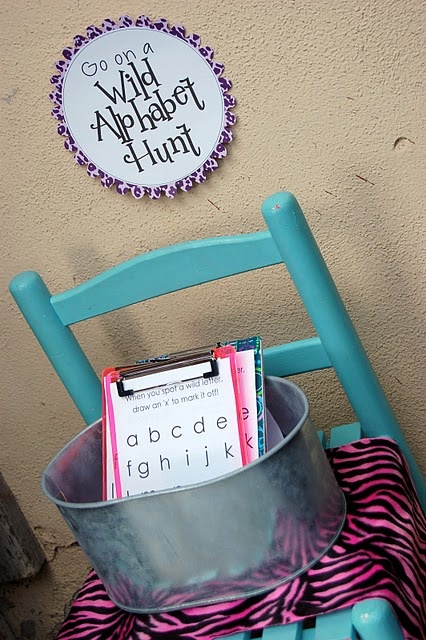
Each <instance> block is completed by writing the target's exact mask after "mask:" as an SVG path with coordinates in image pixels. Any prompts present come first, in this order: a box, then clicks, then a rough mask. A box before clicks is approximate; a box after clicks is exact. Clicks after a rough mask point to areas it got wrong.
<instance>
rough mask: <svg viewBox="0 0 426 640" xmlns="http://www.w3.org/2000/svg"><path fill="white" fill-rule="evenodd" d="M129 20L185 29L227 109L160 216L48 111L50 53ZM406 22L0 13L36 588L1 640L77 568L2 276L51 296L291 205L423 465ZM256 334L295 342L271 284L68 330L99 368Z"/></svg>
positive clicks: (155, 8) (419, 109) (327, 381)
mask: <svg viewBox="0 0 426 640" xmlns="http://www.w3.org/2000/svg"><path fill="white" fill-rule="evenodd" d="M142 12H144V13H146V14H147V15H149V16H150V17H151V18H155V17H161V16H164V17H166V18H168V19H169V21H170V22H171V23H177V22H179V23H182V24H184V25H185V26H186V27H187V30H188V31H189V32H196V33H198V34H200V35H201V37H202V41H203V44H208V45H210V46H211V47H213V49H214V50H215V54H216V59H217V60H219V61H222V62H224V63H225V65H226V75H228V76H229V77H230V78H231V79H232V81H233V85H234V86H233V94H234V95H235V96H236V98H237V100H238V106H237V108H236V109H235V113H236V114H237V116H238V124H237V125H236V126H235V128H234V132H235V141H234V142H233V143H232V145H231V146H230V147H229V156H228V158H227V159H225V160H224V161H222V162H221V167H220V170H218V171H217V172H215V174H212V175H210V176H209V178H208V181H207V182H206V183H205V184H204V185H201V186H197V187H196V188H195V189H194V190H193V192H191V193H188V194H183V193H181V194H179V197H177V198H176V199H174V200H171V201H170V200H168V199H166V198H162V199H161V200H160V201H156V202H155V201H151V200H149V199H148V198H144V199H143V200H141V201H136V200H134V199H132V198H131V197H130V195H127V196H125V197H122V196H119V195H117V194H116V193H114V192H113V191H109V190H107V189H103V188H102V187H101V186H100V184H98V182H97V181H95V180H92V179H89V178H88V177H87V176H86V174H85V171H84V169H82V168H81V167H78V166H76V165H75V164H74V163H73V158H72V156H71V154H69V153H67V152H66V151H65V150H64V149H63V147H62V140H61V138H60V137H59V136H58V135H57V134H56V130H55V121H54V120H53V118H52V117H51V116H50V109H51V106H52V105H51V103H50V102H49V99H48V93H49V90H50V85H49V78H50V75H52V74H53V73H54V68H53V64H54V62H55V61H56V60H57V59H59V57H60V55H61V50H62V48H63V47H64V46H65V45H68V44H71V42H72V37H73V36H74V35H75V34H77V33H80V32H83V31H84V28H85V27H86V26H88V25H89V24H100V23H101V22H102V20H103V19H104V18H105V17H108V16H109V17H111V18H113V19H117V18H118V17H119V16H120V15H121V14H123V13H128V14H129V15H131V16H133V17H137V16H138V15H139V14H140V13H142ZM425 23H426V11H425V5H424V3H421V2H418V1H417V0H404V1H403V0H397V1H395V0H394V1H393V2H389V0H374V1H373V0H369V1H367V2H363V3H358V2H355V0H349V1H348V2H345V3H342V2H341V1H340V0H328V1H325V0H319V1H318V0H315V1H314V0H305V2H297V1H294V0H289V1H288V2H278V1H276V0H267V1H266V2H254V1H253V0H247V1H246V2H245V3H244V4H243V5H242V4H241V3H240V2H237V1H236V0H228V2H224V1H223V0H217V1H216V2H210V3H208V2H200V1H196V0H186V2H184V3H182V2H176V0H163V2H161V3H158V2H154V1H153V0H145V2H143V3H142V4H141V3H140V2H136V1H135V0H127V2H122V0H119V1H115V2H110V1H105V0H103V1H102V2H101V1H100V0H92V1H91V2H82V1H81V0H79V1H74V2H68V3H64V2H53V0H40V1H39V2H37V3H34V2H30V1H29V0H27V1H24V0H18V1H17V2H14V3H12V2H7V3H4V5H3V7H2V29H1V41H2V54H1V55H2V73H1V77H0V86H1V89H0V97H1V100H0V109H1V117H2V152H1V168H2V178H3V180H2V208H3V214H2V215H3V217H2V233H1V239H0V243H1V244H0V259H1V261H2V267H1V305H0V313H1V321H0V322H1V353H2V370H3V383H2V392H1V393H0V402H1V416H2V427H1V435H0V442H1V448H0V468H1V469H2V472H3V473H4V475H5V478H6V479H7V481H8V482H9V484H10V486H11V488H12V489H13V491H14V493H15V494H16V496H17V498H18V499H19V502H20V504H21V507H22V509H23V511H24V513H25V515H26V516H27V518H28V520H29V522H30V523H31V525H32V527H33V528H34V530H35V532H36V534H37V535H38V537H39V539H40V541H41V542H42V544H43V545H44V547H45V549H46V553H47V555H48V558H49V563H48V565H47V566H46V567H45V568H44V569H43V571H42V573H41V574H40V575H39V576H38V578H37V579H35V580H34V581H32V582H31V583H29V584H24V585H22V586H18V587H16V588H15V587H10V588H6V589H3V591H2V595H3V596H4V597H5V598H6V599H8V600H9V601H10V602H14V603H15V604H16V607H15V609H14V611H13V612H12V611H9V615H10V616H11V617H13V619H14V621H15V623H14V624H15V625H16V627H17V628H19V626H20V624H21V623H22V622H24V621H27V628H29V627H28V620H30V621H31V620H32V621H33V622H34V624H35V627H34V628H35V629H36V635H35V636H34V637H36V638H43V639H44V638H47V637H50V633H51V631H52V629H53V627H54V626H55V624H57V623H58V621H59V620H60V619H61V616H62V614H63V609H64V605H65V603H66V602H67V601H68V600H69V599H70V597H71V595H72V594H73V592H74V591H75V590H76V589H77V588H78V586H79V585H80V584H81V582H82V580H83V578H84V575H85V573H86V571H87V567H88V561H87V560H86V559H85V557H84V556H83V554H82V553H81V552H80V550H79V549H78V548H77V547H76V546H75V545H73V538H72V536H71V534H70V533H69V532H68V530H67V529H66V527H65V525H64V524H63V523H62V520H61V518H60V517H59V514H58V513H57V511H56V509H55V508H54V507H53V506H52V505H51V504H50V503H49V502H48V501H47V499H46V498H44V496H43V495H42V492H41V489H40V487H39V481H40V475H41V472H42V470H43V468H44V466H45V465H46V463H47V462H48V460H49V459H50V458H51V457H52V456H53V454H54V453H55V452H57V451H58V450H59V448H61V447H62V446H63V445H64V444H65V443H66V442H67V441H68V440H69V439H70V438H71V437H72V436H73V435H74V434H75V433H76V432H77V431H78V430H79V429H81V428H82V426H83V423H82V420H81V419H80V417H79V415H78V414H77V412H76V410H75V409H74V407H73V405H72V403H71V401H70V400H69V398H68V397H67V395H66V393H65V391H64V390H63V388H62V386H61V384H60V383H59V382H58V381H57V380H56V378H55V375H54V374H53V373H52V370H51V368H50V366H49V364H48V363H47V361H46V359H45V357H44V356H43V355H42V353H41V351H40V348H39V347H38V346H37V344H36V343H35V340H34V338H33V337H32V335H31V334H30V331H29V329H28V328H27V326H26V325H25V323H24V321H23V319H22V317H21V316H20V314H19V312H18V311H17V309H16V308H15V306H14V303H13V302H12V299H11V297H10V295H9V293H8V291H7V286H8V282H9V280H10V279H11V278H12V276H13V275H15V274H16V273H17V272H19V271H22V270H25V269H35V270H38V271H39V272H40V273H41V274H42V275H43V276H44V277H45V278H46V280H47V282H48V283H49V284H50V287H51V289H52V291H58V290H61V289H64V288H68V287H71V286H72V285H74V284H76V283H80V282H82V281H83V280H84V279H85V278H87V277H90V276H93V275H95V274H96V273H98V272H99V271H101V270H103V269H105V268H106V267H109V266H112V265H113V264H114V263H116V262H118V261H121V260H124V259H126V258H130V257H132V256H134V255H136V254H138V253H139V252H144V251H147V250H149V249H153V248H157V247H161V246H164V245H168V244H171V243H174V242H179V241H183V240H188V239H191V238H201V237H203V236H208V235H216V234H231V233H239V232H243V231H254V230H258V229H262V228H263V221H262V217H261V214H260V204H261V202H262V200H263V199H264V198H265V197H266V196H267V195H269V194H270V193H272V192H275V191H278V190H291V191H292V192H294V193H295V194H296V196H297V197H298V199H299V201H300V203H301V205H302V207H303V209H304V211H305V213H306V216H307V218H308V220H309V223H310V225H311V227H312V229H313V231H314V234H315V236H316V238H317V240H318V242H319V244H320V246H321V248H322V250H323V253H324V255H325V258H326V260H327V262H328V264H329V267H330V269H331V271H332V274H333V276H334V277H335V280H336V282H337V285H338V287H339V288H340V291H341V293H342V296H343V298H344V300H345V302H346V304H347V306H348V309H349V311H350V313H351V315H352V317H353V319H354V321H355V324H356V326H357V328H358V330H359V332H360V335H361V338H362V340H363V341H364V344H365V346H366V348H367V350H368V352H369V355H370V356H371V359H372V361H373V364H374V366H375V368H376V370H377V372H378V374H379V376H380V378H381V381H382V383H383V385H384V387H385V390H386V392H387V394H388V395H389V398H390V400H391V402H392V404H393V406H394V408H395V411H396V413H397V416H398V418H399V419H400V421H401V424H402V426H403V429H404V431H405V433H406V435H407V438H408V440H409V442H410V444H411V445H412V447H413V449H414V452H415V454H416V455H417V457H418V459H419V461H420V462H421V463H422V465H423V468H424V469H425V468H426V458H425V447H424V445H425V439H426V435H425V434H426V431H425V428H424V423H425V419H426V413H425V403H424V391H425V383H426V376H425V364H424V363H425V360H426V337H425V321H426V293H425V280H426V258H425V253H424V241H425V237H426V231H425V229H424V206H425V205H424V203H425V201H426V187H425V173H426V151H425V149H426V147H425V143H426V129H425V126H424V120H425V69H426V66H425V60H424V55H425V53H424V52H425V32H424V27H425ZM363 178H364V179H365V180H364V179H363ZM234 296H238V297H239V302H238V306H237V305H236V304H235V301H234ZM257 332H260V333H261V334H262V335H263V336H264V340H265V343H266V345H269V344H273V343H274V342H277V341H281V340H284V339H291V338H299V337H305V336H307V335H310V333H311V329H310V325H309V322H308V321H307V319H306V318H305V316H304V313H303V311H302V309H301V307H300V304H299V302H298V300H297V296H296V294H295V292H294V290H293V288H292V286H291V284H290V283H289V281H288V278H287V277H286V276H285V274H284V273H283V272H282V270H281V269H278V268H274V269H273V270H272V273H269V274H261V273H257V274H255V275H253V276H250V277H241V278H237V280H236V281H235V282H232V283H231V284H230V285H229V287H225V284H224V283H220V284H217V285H208V286H205V287H203V288H201V289H200V290H199V291H196V290H192V291H189V292H186V293H181V294H176V295H174V296H172V297H171V298H169V299H167V300H164V301H163V300H161V301H152V302H150V303H148V304H147V305H146V306H145V307H144V308H143V309H137V310H136V309H131V310H126V311H123V312H120V313H117V314H114V315H113V317H112V318H111V317H109V318H107V319H98V320H94V321H91V322H89V323H88V325H87V326H86V327H85V328H81V329H80V328H79V329H78V334H79V335H80V336H81V337H82V339H83V343H84V345H85V346H86V348H87V351H88V353H89V354H90V356H91V357H92V358H93V362H94V365H95V367H96V369H97V371H99V372H100V371H101V369H102V368H103V366H105V365H107V364H111V363H117V362H121V361H123V360H125V359H126V358H131V359H132V358H133V357H135V356H143V355H145V354H147V355H152V354H153V353H157V352H158V351H160V352H161V351H164V350H166V351H167V350H169V349H170V350H171V349H174V348H181V347H186V346H191V345H196V344H204V343H206V342H208V341H211V340H215V339H217V338H222V339H224V338H227V337H234V336H237V335H241V336H244V335H249V334H252V333H257ZM302 385H303V386H304V387H305V389H306V390H307V392H308V395H309V397H310V399H311V402H312V408H313V415H314V418H315V419H316V422H317V425H318V426H320V427H322V426H324V425H328V424H330V423H331V422H335V421H337V420H339V419H341V418H343V419H346V418H350V412H349V410H348V407H347V404H346V402H345V400H344V398H343V396H342V394H341V393H340V392H339V391H338V386H337V384H336V381H335V380H334V377H333V376H332V375H331V374H324V375H322V376H321V377H320V378H319V379H318V378H315V381H313V380H312V379H311V378H309V379H308V380H307V381H302ZM12 614H13V615H12ZM30 626H31V625H30ZM31 637H33V636H31Z"/></svg>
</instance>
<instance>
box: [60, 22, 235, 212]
mask: <svg viewBox="0 0 426 640" xmlns="http://www.w3.org/2000/svg"><path fill="white" fill-rule="evenodd" d="M128 27H143V28H145V29H146V28H149V29H156V30H157V31H164V32H166V33H168V34H170V35H173V36H175V37H176V38H180V39H182V40H185V42H187V43H188V44H190V45H191V46H192V47H194V49H197V50H198V52H199V53H200V54H201V55H202V56H203V58H204V59H205V60H206V61H207V62H208V64H209V65H210V66H211V68H212V71H213V73H214V74H215V76H216V77H217V80H218V83H219V86H220V88H221V91H222V96H223V106H224V123H223V126H222V131H221V132H220V136H219V140H218V143H217V144H216V147H215V148H214V149H213V151H212V153H211V154H210V156H209V158H208V159H207V160H206V161H205V162H204V164H203V165H202V166H201V167H199V169H197V170H196V171H195V172H193V173H191V174H190V175H188V176H187V177H185V178H183V179H182V180H178V181H176V182H172V183H169V184H164V185H161V186H158V187H144V186H141V185H135V184H131V183H128V182H123V181H122V180H118V179H117V178H115V177H113V176H110V175H108V174H107V173H105V172H104V171H102V170H101V169H100V168H99V167H97V166H96V165H95V164H94V163H93V162H92V161H91V160H89V158H87V157H86V156H85V154H84V152H83V150H82V149H80V148H79V146H78V144H77V143H76V141H75V140H74V139H73V138H72V136H71V135H70V132H69V130H68V126H67V123H66V119H65V115H64V111H63V106H62V105H63V92H62V91H63V84H64V78H65V75H66V72H67V69H68V67H69V65H70V64H71V62H72V59H73V57H74V56H75V55H76V54H77V53H78V51H80V49H81V48H82V47H84V46H85V45H86V44H87V43H88V42H90V41H91V40H94V39H95V38H97V37H98V36H101V35H104V34H105V33H107V32H109V31H113V30H114V29H126V28H128ZM73 42H74V46H71V47H66V48H65V49H63V51H62V55H63V57H64V60H58V61H57V62H56V63H55V68H56V70H57V71H58V73H57V74H55V75H53V76H52V77H51V79H50V82H51V84H53V85H54V90H53V91H52V92H51V93H50V94H49V98H50V99H51V100H52V102H53V103H54V104H55V106H54V108H53V109H52V115H53V117H54V118H56V120H58V121H59V124H58V126H57V131H58V133H59V134H60V135H61V136H64V137H65V138H66V139H65V142H64V147H65V149H67V151H71V153H73V154H74V159H75V162H76V163H77V164H79V165H81V166H87V174H88V175H89V176H90V177H92V178H100V182H101V184H102V186H103V187H106V188H110V187H112V186H114V185H115V189H116V191H117V193H119V194H121V195H124V194H126V193H128V192H130V193H131V194H132V195H133V196H134V197H135V198H142V196H144V195H145V194H146V195H147V196H149V197H150V198H152V199H154V200H155V199H158V198H159V197H160V196H161V195H162V194H163V193H164V194H165V195H166V196H167V197H169V198H174V196H175V195H176V194H177V193H178V191H179V190H181V191H190V190H191V189H192V187H193V186H194V183H202V182H204V181H205V180H206V173H207V172H210V171H214V170H215V169H217V168H218V166H219V165H218V162H217V161H218V160H219V159H220V158H223V157H225V156H226V155H227V149H226V146H225V145H227V144H229V143H230V142H231V140H232V138H233V135H232V131H231V129H230V127H231V126H232V125H234V124H235V122H236V116H235V114H234V113H232V112H231V109H232V108H233V107H234V106H235V104H236V100H235V98H234V97H233V96H232V95H230V94H229V93H228V91H229V90H230V89H231V87H232V83H231V81H230V80H229V78H225V77H223V76H222V73H223V71H224V65H223V64H221V63H220V62H217V61H215V60H213V56H214V51H213V49H211V48H210V47H207V46H205V47H202V46H201V38H200V36H198V35H196V34H191V35H188V36H186V35H185V27H183V26H182V25H179V24H177V25H174V26H172V27H169V23H168V21H167V20H166V19H165V18H158V19H157V20H155V21H151V20H150V19H149V18H148V17H147V16H143V15H142V16H139V17H138V18H137V19H136V20H135V21H134V20H133V19H132V18H131V17H129V16H127V15H125V16H121V17H120V19H119V20H118V22H114V21H113V20H111V19H110V18H107V19H105V20H104V21H103V22H102V25H101V27H97V26H95V25H91V26H89V27H87V29H86V36H82V35H77V36H75V37H74V40H73Z"/></svg>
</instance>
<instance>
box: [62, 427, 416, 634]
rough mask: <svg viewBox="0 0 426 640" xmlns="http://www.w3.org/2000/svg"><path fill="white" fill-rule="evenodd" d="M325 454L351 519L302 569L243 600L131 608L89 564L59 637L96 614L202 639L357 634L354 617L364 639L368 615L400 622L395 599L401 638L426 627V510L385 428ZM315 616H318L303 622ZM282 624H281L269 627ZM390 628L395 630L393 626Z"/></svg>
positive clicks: (103, 621)
mask: <svg viewBox="0 0 426 640" xmlns="http://www.w3.org/2000/svg"><path fill="white" fill-rule="evenodd" d="M348 429H349V428H348V427H347V430H348ZM349 430H350V429H349ZM327 455H328V457H329V460H330V464H331V466H332V468H333V470H334V473H335V475H336V478H337V480H338V482H339V484H340V486H341V488H342V490H343V492H344V494H345V497H346V501H347V510H348V512H347V519H346V523H345V525H344V528H343V531H342V533H341V536H340V538H339V540H338V541H337V543H336V544H335V545H334V546H333V548H332V549H331V550H330V551H329V552H328V553H327V554H326V555H325V556H324V557H323V558H322V559H321V560H320V561H319V562H318V563H317V564H316V565H315V566H314V567H312V568H311V569H309V570H308V571H307V572H306V573H305V574H304V575H301V576H300V577H298V578H295V579H294V580H292V581H290V582H288V583H285V584H283V585H282V586H280V587H278V588H277V589H275V590H274V591H272V592H270V593H267V594H263V595H261V596H256V597H253V598H250V599H247V600H239V601H234V602H229V603H225V604H220V605H212V606H206V607H199V608H194V609H187V610H184V611H177V612H171V613H167V614H164V613H162V614H161V613H160V614H150V615H144V614H139V615H136V614H130V613H126V612H124V611H121V610H120V609H118V608H117V607H116V606H115V605H114V604H113V603H112V602H111V601H110V600H109V599H108V596H107V594H106V592H105V590H104V588H103V586H102V584H101V582H100V581H99V579H98V578H97V576H96V574H95V573H94V572H92V573H91V574H90V575H89V576H88V578H87V580H86V583H85V585H84V586H83V588H82V590H81V592H80V594H79V595H78V596H77V598H76V600H75V601H74V603H73V605H72V607H71V611H70V613H69V616H68V618H67V620H66V621H65V622H64V623H63V625H62V627H61V630H60V632H59V634H58V640H63V639H65V638H75V637H82V638H84V634H83V635H81V636H78V633H77V632H80V630H81V633H83V631H84V629H86V628H87V624H88V620H89V619H90V618H91V616H92V615H93V624H94V625H98V626H99V630H101V629H102V633H104V634H107V635H108V634H109V636H108V637H114V638H118V639H120V640H121V639H122V640H139V639H140V640H142V639H144V640H145V638H147V637H154V630H155V638H156V640H157V639H158V640H162V639H164V640H166V638H171V637H173V638H176V640H178V639H179V638H182V639H183V638H185V639H189V638H194V639H197V640H208V639H210V638H212V637H216V638H221V637H224V636H227V635H231V637H232V634H237V635H236V636H234V638H235V640H237V639H238V640H247V639H248V638H253V637H259V636H256V635H254V633H255V631H256V630H259V629H264V631H263V637H264V638H267V639H268V640H272V639H274V640H275V639H276V640H279V639H281V638H283V639H284V640H286V639H287V638H294V640H309V638H311V640H346V639H347V638H353V639H354V640H355V638H356V636H355V628H356V629H358V627H360V625H361V626H362V625H363V626H364V627H365V628H366V629H367V635H364V636H362V635H360V637H361V638H362V639H364V638H365V639H366V640H370V638H372V637H373V636H372V635H371V633H373V632H372V631H371V629H373V631H374V624H373V626H372V625H371V624H366V623H370V621H371V619H373V622H374V621H375V624H376V625H377V624H384V623H383V620H386V619H387V618H386V616H390V617H389V620H390V622H389V625H390V626H389V629H392V624H393V628H394V631H395V633H397V632H398V624H397V622H396V619H395V617H394V616H393V614H392V609H393V610H394V611H395V613H396V616H397V618H398V620H399V622H400V624H401V627H402V629H403V632H404V636H401V635H400V636H399V638H401V637H405V638H406V639H411V640H419V638H423V637H426V612H425V610H424V603H423V597H424V596H423V588H424V584H425V581H426V562H425V544H426V519H425V516H424V514H423V512H422V510H421V507H420V504H419V502H418V498H417V495H416V492H415V490H414V488H413V485H412V483H411V480H410V476H409V472H408V469H407V465H406V462H405V460H404V458H403V456H402V454H401V452H400V450H399V448H398V446H397V445H396V443H395V442H394V441H393V440H391V439H389V438H375V439H370V438H363V439H361V440H358V441H355V442H353V443H351V444H347V445H341V446H338V447H335V448H332V449H329V450H328V452H327ZM388 505H391V509H390V510H387V509H386V508H385V507H386V506H388ZM278 570H279V568H277V571H278ZM367 598H368V599H371V598H374V599H381V600H379V604H380V602H383V601H384V602H385V613H383V612H382V614H381V615H382V618H380V616H379V615H375V613H374V611H375V610H374V608H373V610H371V608H370V609H368V602H371V600H369V601H368V602H367V603H366V602H364V601H366V599H367ZM354 605H355V606H354ZM352 607H353V610H352V611H351V608H352ZM362 607H364V609H363V608H362ZM365 607H367V608H366V609H365ZM379 610H380V607H379ZM357 611H358V614H356V612H357ZM372 611H373V613H372ZM352 617H354V619H353V618H352ZM313 618H316V622H315V626H314V627H313V628H306V621H311V620H312V619H313ZM380 619H382V623H378V622H377V620H380ZM282 624H285V625H286V626H284V627H282V626H281V627H279V626H278V627H276V629H275V625H282ZM354 624H356V625H358V627H356V626H354ZM304 626H305V628H304ZM376 628H377V626H376ZM92 629H93V627H92ZM278 629H279V632H278ZM333 629H334V631H333V634H334V635H330V634H331V631H332V630H333ZM369 629H370V635H368V633H369ZM241 633H242V635H241ZM358 633H359V632H358ZM113 634H114V635H113ZM279 634H281V635H279ZM351 634H352V635H351ZM382 637H384V636H382ZM394 637H395V640H398V635H395V636H394ZM386 638H387V640H388V638H389V640H393V637H392V636H391V635H390V636H386Z"/></svg>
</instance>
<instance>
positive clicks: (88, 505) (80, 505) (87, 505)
mask: <svg viewBox="0 0 426 640" xmlns="http://www.w3.org/2000/svg"><path fill="white" fill-rule="evenodd" d="M265 377H267V378H268V379H269V380H272V381H274V382H279V383H280V384H283V385H284V386H287V387H292V388H293V389H294V390H296V391H297V392H298V393H299V394H300V397H301V400H302V402H303V405H304V408H303V415H302V417H301V418H300V420H299V421H298V422H297V424H296V425H295V426H294V427H293V429H292V430H291V431H290V433H288V434H287V435H286V436H285V437H284V438H283V439H282V440H280V442H279V443H278V444H276V445H275V446H274V447H272V449H270V450H269V451H267V452H266V453H265V454H263V455H262V456H259V457H258V458H256V459H255V460H253V461H252V462H249V463H248V464H246V465H244V466H243V467H240V468H239V469H235V470H234V471H230V472H229V473H226V474H223V475H221V476H218V477H216V478H211V479H210V480H204V481H203V482H197V483H194V484H189V485H185V486H183V487H173V488H172V489H160V490H159V491H151V492H149V493H139V494H136V495H133V496H124V497H122V498H113V499H111V500H100V501H97V502H68V501H67V500H60V499H59V498H55V497H54V496H52V494H51V493H50V491H49V489H48V488H47V478H48V477H49V475H48V471H49V468H50V467H51V466H53V465H54V464H55V462H56V461H57V460H58V458H59V457H60V456H61V455H62V454H63V452H64V451H65V450H66V449H67V448H68V447H70V446H71V445H72V443H73V442H75V441H76V440H77V439H78V438H80V437H81V436H82V435H83V434H84V433H86V432H87V431H89V430H90V429H93V428H94V427H95V426H96V425H98V424H99V423H100V422H101V420H102V419H101V418H99V419H98V420H95V422H92V423H91V424H90V425H87V426H86V427H85V428H84V429H83V430H82V431H80V432H79V433H77V434H76V435H75V436H74V437H73V438H72V439H71V440H70V441H69V442H68V443H67V444H66V445H65V446H64V447H62V449H61V450H60V451H59V452H58V453H57V454H56V455H55V456H54V457H53V458H52V459H51V461H50V462H49V464H48V465H47V467H46V468H45V469H44V471H43V473H42V477H41V488H42V490H43V493H44V494H45V496H46V497H47V498H48V499H49V500H50V501H51V502H53V503H54V504H56V506H57V507H59V508H65V509H70V508H72V509H101V508H106V507H111V505H113V504H120V503H123V502H129V501H131V500H141V499H145V500H149V499H150V498H151V499H152V498H156V497H157V496H159V495H164V494H168V495H171V494H175V493H182V492H185V491H194V490H195V489H202V488H203V487H206V486H210V485H212V484H216V483H218V482H222V481H223V480H225V479H228V478H232V477H234V476H237V475H239V474H243V473H247V472H248V471H249V470H250V469H252V468H253V467H255V466H257V465H259V464H262V462H263V461H265V460H268V459H269V458H271V457H272V456H274V455H275V454H276V453H277V452H278V451H280V450H281V449H283V448H284V447H285V446H286V445H287V444H288V443H289V442H291V440H293V438H295V437H296V435H297V434H298V433H299V431H300V430H301V428H302V427H303V425H304V424H305V423H306V421H307V420H308V419H309V409H310V405H309V400H308V398H307V396H306V394H305V392H304V391H303V390H302V389H301V388H300V387H299V385H297V384H295V383H294V382H292V381H290V380H287V379H286V378H280V377H278V376H265Z"/></svg>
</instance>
